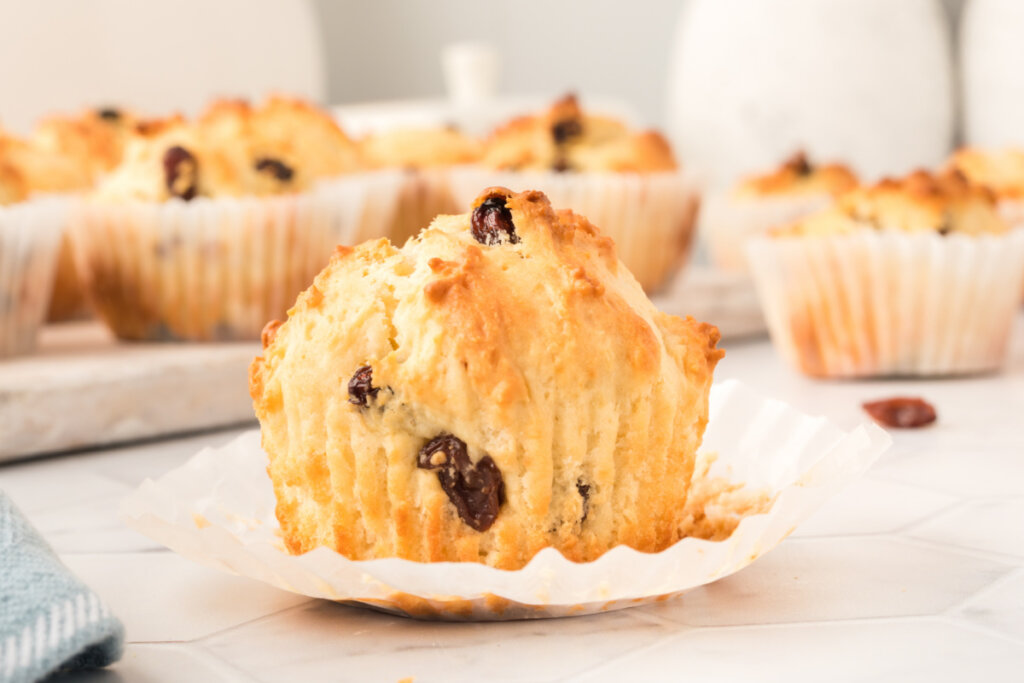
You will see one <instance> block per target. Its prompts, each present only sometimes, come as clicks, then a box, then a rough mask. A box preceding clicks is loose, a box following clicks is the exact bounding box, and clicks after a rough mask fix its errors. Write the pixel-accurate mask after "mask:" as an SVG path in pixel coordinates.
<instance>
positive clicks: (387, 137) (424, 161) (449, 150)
mask: <svg viewBox="0 0 1024 683" xmlns="http://www.w3.org/2000/svg"><path fill="white" fill-rule="evenodd" d="M359 148H360V151H361V153H362V156H363V160H364V161H365V162H366V163H367V164H368V165H369V166H371V167H373V168H412V169H419V168H435V167H439V166H453V165H455V164H468V163H471V162H474V161H477V160H479V159H480V154H481V152H482V146H481V143H480V141H479V140H476V139H474V138H472V137H470V136H468V135H464V134H463V133H460V132H459V131H458V130H455V129H453V128H397V129H394V130H389V131H385V132H382V133H374V134H371V135H367V136H366V137H364V138H363V139H362V140H360V141H359Z"/></svg>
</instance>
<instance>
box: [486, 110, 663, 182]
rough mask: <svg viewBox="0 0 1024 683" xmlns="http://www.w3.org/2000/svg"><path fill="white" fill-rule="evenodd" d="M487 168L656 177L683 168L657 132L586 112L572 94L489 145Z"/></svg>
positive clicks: (510, 126) (509, 127)
mask: <svg viewBox="0 0 1024 683" xmlns="http://www.w3.org/2000/svg"><path fill="white" fill-rule="evenodd" d="M481 163H483V165H485V166H488V167H491V168H496V169H501V170H509V171H559V172H563V171H581V172H586V171H605V172H617V173H626V172H638V173H643V172H655V171H673V170H675V169H676V168H677V165H676V161H675V158H674V157H673V155H672V149H671V147H670V146H669V144H668V141H667V140H665V138H664V137H663V136H662V135H661V134H660V133H657V132H655V131H633V130H630V129H629V128H627V126H626V125H625V124H624V123H622V122H621V121H617V120H615V119H612V118H608V117H604V116H596V115H593V114H587V113H585V112H584V111H583V110H582V109H581V108H580V106H579V103H578V101H577V100H576V97H575V96H573V95H568V96H566V97H564V98H562V99H561V100H559V101H557V102H555V104H554V105H552V106H551V107H550V108H549V109H548V110H547V111H544V112H541V113H539V114H534V115H530V116H521V117H519V118H516V119H513V120H512V121H510V122H508V123H507V124H505V125H503V126H501V127H499V128H498V129H497V130H495V131H494V132H493V133H492V134H491V136H490V138H489V139H488V140H487V141H486V142H485V145H484V155H483V159H482V162H481Z"/></svg>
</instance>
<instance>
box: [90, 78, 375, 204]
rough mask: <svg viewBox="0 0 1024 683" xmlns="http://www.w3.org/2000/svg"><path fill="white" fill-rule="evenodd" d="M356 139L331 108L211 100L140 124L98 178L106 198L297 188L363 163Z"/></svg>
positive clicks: (277, 191)
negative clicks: (192, 111) (189, 115)
mask: <svg viewBox="0 0 1024 683" xmlns="http://www.w3.org/2000/svg"><path fill="white" fill-rule="evenodd" d="M360 166H361V163H360V161H359V154H358V149H357V147H356V145H355V143H354V142H353V141H352V140H350V139H349V138H348V136H347V135H345V133H344V132H343V131H342V130H341V128H339V127H338V125H337V124H336V123H335V122H334V120H333V119H332V118H331V116H330V115H329V114H327V113H326V112H324V111H321V110H320V109H318V108H316V107H314V106H312V105H310V104H308V103H306V102H303V101H301V100H296V99H289V98H285V97H279V96H275V97H271V98H269V99H268V100H267V101H266V102H265V103H263V104H262V105H260V106H258V107H253V106H251V105H250V104H248V103H247V102H244V101H240V100H219V101H217V102H214V103H213V104H212V105H211V106H210V107H209V108H208V109H207V110H206V111H205V112H204V113H203V114H202V115H201V116H200V117H198V118H197V119H196V120H194V121H186V120H185V119H184V118H183V117H181V116H174V117H169V118H166V119H155V120H146V121H140V122H138V123H137V124H136V125H135V126H134V128H133V129H132V130H131V132H130V133H129V135H128V140H127V142H126V145H125V151H124V158H123V160H122V162H121V164H120V165H119V166H118V167H117V168H116V169H114V171H113V172H112V173H111V174H110V175H109V176H107V177H105V178H104V179H103V181H102V182H101V183H100V184H99V186H98V188H97V191H96V197H97V198H98V199H101V200H106V201H127V200H141V201H166V200H169V199H173V198H179V199H183V200H186V201H188V200H191V199H194V198H195V197H220V196H227V197H234V196H241V195H275V194H287V193H292V192H300V191H303V190H305V189H308V188H309V187H310V186H312V185H313V184H314V183H315V182H316V181H317V180H320V179H322V178H328V177H333V176H338V175H341V174H344V173H349V172H352V171H355V170H357V169H358V168H360Z"/></svg>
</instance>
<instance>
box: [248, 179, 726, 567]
mask: <svg viewBox="0 0 1024 683" xmlns="http://www.w3.org/2000/svg"><path fill="white" fill-rule="evenodd" d="M473 207H474V208H473V210H472V211H471V212H470V213H467V214H462V215H457V216H440V217H438V218H437V219H436V220H435V221H434V222H433V223H432V224H431V225H430V227H429V228H427V229H425V230H424V231H422V232H421V233H420V234H419V235H418V236H417V237H416V238H413V239H411V240H410V241H409V242H407V243H406V245H405V246H404V247H402V248H401V249H398V248H395V247H394V246H392V245H391V244H390V243H389V242H388V241H386V240H379V241H375V242H368V243H365V244H362V245H360V246H358V247H355V248H348V247H343V248H339V250H338V253H337V255H336V256H335V257H334V258H333V259H332V260H331V263H330V265H329V266H328V267H327V268H326V269H325V270H324V271H323V272H322V273H320V275H318V276H317V278H316V280H315V282H314V284H313V286H311V287H310V288H309V289H307V290H306V291H305V292H304V293H303V294H302V295H301V296H300V297H299V300H298V302H297V303H296V304H295V306H294V308H293V309H292V310H291V311H290V315H289V318H288V320H287V321H286V322H285V323H283V324H279V323H273V324H271V325H268V327H267V329H266V331H265V334H264V355H263V357H261V358H257V359H256V361H255V362H254V363H253V365H252V367H251V369H250V390H251V393H252V396H253V401H254V405H255V409H256V414H257V416H258V417H259V420H260V423H261V427H262V440H263V446H264V449H265V450H266V452H267V454H268V455H269V457H270V461H269V462H270V464H269V468H268V472H269V474H270V477H271V479H272V480H273V484H274V490H275V493H276V496H277V517H278V520H279V521H280V524H281V528H282V531H283V537H284V541H285V544H286V546H287V547H288V549H289V550H290V551H291V552H293V553H303V552H306V551H309V550H311V549H313V548H316V547H318V546H327V547H329V548H333V549H335V550H337V551H338V552H340V553H341V554H343V555H345V556H346V557H349V558H352V559H358V560H362V559H370V558H382V557H400V558H406V559H410V560H417V561H424V562H436V561H468V562H481V563H485V564H489V565H492V566H495V567H501V568H505V569H517V568H520V567H522V566H523V565H524V564H526V563H527V562H528V561H529V560H530V558H532V557H533V556H534V554H536V553H537V552H538V551H539V550H541V549H542V548H545V547H554V548H557V549H558V550H559V551H561V552H562V553H563V554H565V555H566V556H567V557H569V558H570V559H573V560H577V561H589V560H593V559H595V558H597V557H598V556H600V555H601V554H602V553H604V552H605V551H607V550H609V549H610V548H612V547H614V546H616V545H620V544H624V545H628V546H631V547H633V548H636V549H638V550H642V551H647V552H657V551H660V550H663V549H665V548H666V547H668V546H670V545H672V544H673V543H675V542H676V541H677V540H679V538H680V536H681V533H682V531H681V529H682V524H683V522H684V521H685V519H684V518H685V517H686V515H687V512H686V505H685V503H686V498H687V489H688V486H689V482H690V478H691V474H692V472H693V468H694V459H695V454H696V451H697V448H698V446H699V444H700V441H701V436H702V433H703V430H704V426H705V423H706V421H707V417H708V392H709V389H710V386H711V380H712V371H713V369H714V366H715V364H716V363H717V361H718V360H719V359H720V358H721V355H722V352H721V351H718V350H716V349H715V344H716V342H717V340H718V331H717V330H716V329H715V328H714V327H712V326H710V325H705V324H701V323H697V322H695V321H694V320H693V319H691V318H688V319H686V320H683V319H680V318H676V317H674V316H670V315H666V314H663V313H660V312H659V311H658V310H657V309H655V307H654V306H653V305H652V304H651V302H650V301H649V300H648V299H647V297H646V296H645V295H644V293H643V290H642V289H641V288H640V286H639V284H638V283H637V281H636V280H635V279H634V278H633V276H632V275H631V274H630V272H629V271H628V270H627V269H626V267H625V266H624V265H623V264H622V262H620V261H619V260H618V258H617V256H616V253H615V247H614V244H613V243H612V241H611V240H609V239H608V238H607V237H605V236H603V235H602V234H601V232H600V231H599V230H598V229H597V228H595V227H594V226H593V225H592V224H591V223H590V222H589V221H588V220H587V219H586V218H584V217H582V216H580V215H578V214H575V213H572V212H570V211H558V212H556V211H554V210H553V209H552V208H551V205H550V203H549V202H548V200H547V198H546V197H545V196H544V195H543V194H541V193H540V192H536V191H530V192H523V193H518V194H517V193H513V192H511V191H509V190H506V189H504V188H491V189H489V190H486V191H485V192H484V193H483V194H482V195H480V196H479V197H478V198H477V199H476V201H475V202H474V204H473Z"/></svg>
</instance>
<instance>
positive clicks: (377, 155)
mask: <svg viewBox="0 0 1024 683" xmlns="http://www.w3.org/2000/svg"><path fill="white" fill-rule="evenodd" d="M359 148H360V151H361V153H362V157H363V161H364V162H366V164H367V165H368V166H369V167H370V168H393V169H401V170H402V171H404V174H405V182H404V185H403V187H402V193H401V195H399V199H398V206H397V208H396V210H395V218H394V222H393V223H392V225H391V228H390V230H389V231H388V233H387V235H388V237H390V238H391V240H392V241H393V242H395V243H396V244H401V243H402V242H404V241H405V240H406V239H407V238H409V237H412V236H413V235H415V234H416V233H417V232H418V231H419V230H420V229H421V228H422V227H424V226H425V225H427V224H428V223H430V221H431V220H433V218H434V216H437V215H440V214H443V213H452V212H454V211H455V210H456V204H455V199H454V198H453V197H452V193H451V188H450V187H449V181H448V169H449V168H451V167H452V166H455V165H458V164H468V163H472V162H475V161H478V160H479V159H480V154H481V151H482V148H481V144H480V141H479V140H476V139H474V138H471V137H469V136H467V135H463V134H462V133H460V132H459V131H457V130H455V129H454V128H450V127H449V128H441V127H439V128H418V129H414V128H399V129H395V130H390V131H386V132H382V133H376V134H373V135H368V136H366V137H365V138H363V139H362V140H360V142H359Z"/></svg>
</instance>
